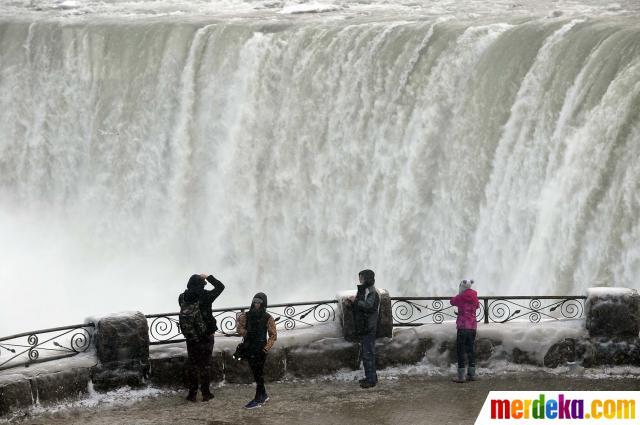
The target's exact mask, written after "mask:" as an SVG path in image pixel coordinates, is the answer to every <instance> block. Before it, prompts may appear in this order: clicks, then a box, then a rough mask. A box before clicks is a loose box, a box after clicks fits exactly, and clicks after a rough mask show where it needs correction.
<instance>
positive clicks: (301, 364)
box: [287, 338, 359, 378]
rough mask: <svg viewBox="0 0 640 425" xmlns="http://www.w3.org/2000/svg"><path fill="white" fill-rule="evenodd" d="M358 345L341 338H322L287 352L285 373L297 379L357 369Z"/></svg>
mask: <svg viewBox="0 0 640 425" xmlns="http://www.w3.org/2000/svg"><path fill="white" fill-rule="evenodd" d="M358 355H359V347H358V344H354V343H351V342H347V341H345V340H344V339H342V338H324V339H321V340H319V341H314V342H312V343H310V344H308V345H306V346H303V347H291V348H289V349H288V351H287V372H288V373H291V374H292V375H293V376H295V377H298V378H308V377H313V376H319V375H328V374H331V373H334V372H336V371H338V370H340V369H344V368H348V369H351V370H356V369H358Z"/></svg>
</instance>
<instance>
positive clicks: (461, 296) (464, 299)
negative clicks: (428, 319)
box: [450, 279, 479, 383]
mask: <svg viewBox="0 0 640 425" xmlns="http://www.w3.org/2000/svg"><path fill="white" fill-rule="evenodd" d="M471 285H473V280H467V279H465V280H463V281H462V282H460V285H459V286H458V295H456V296H455V297H452V298H451V300H450V302H451V305H453V306H456V307H458V318H457V319H456V328H457V329H458V334H457V338H456V351H457V356H458V375H457V376H456V377H455V378H453V382H457V383H462V382H464V381H465V379H464V363H465V362H464V356H465V354H466V355H467V360H468V364H469V367H468V369H467V380H468V381H475V380H476V356H475V352H474V347H473V345H474V342H475V340H476V329H477V327H478V325H477V323H476V310H477V309H478V307H479V302H478V293H477V292H476V291H474V290H473V289H471Z"/></svg>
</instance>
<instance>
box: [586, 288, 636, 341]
mask: <svg viewBox="0 0 640 425" xmlns="http://www.w3.org/2000/svg"><path fill="white" fill-rule="evenodd" d="M585 310H586V316H587V330H588V331H589V335H590V336H591V337H608V338H615V337H624V338H633V337H637V336H638V333H640V295H638V294H637V293H636V292H631V291H629V292H628V293H620V294H615V293H612V294H606V293H602V294H599V293H596V294H595V295H591V294H590V295H589V297H588V298H587V301H586V303H585Z"/></svg>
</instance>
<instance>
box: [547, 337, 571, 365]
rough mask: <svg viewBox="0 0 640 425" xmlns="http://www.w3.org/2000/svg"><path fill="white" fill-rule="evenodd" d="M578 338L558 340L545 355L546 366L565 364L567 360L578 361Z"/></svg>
mask: <svg viewBox="0 0 640 425" xmlns="http://www.w3.org/2000/svg"><path fill="white" fill-rule="evenodd" d="M576 357H577V356H576V340H575V339H573V338H566V339H563V340H562V341H560V342H556V343H555V344H553V345H552V346H551V348H549V350H548V351H547V354H545V356H544V365H545V367H550V368H556V367H558V366H562V365H565V364H566V363H567V362H574V361H576Z"/></svg>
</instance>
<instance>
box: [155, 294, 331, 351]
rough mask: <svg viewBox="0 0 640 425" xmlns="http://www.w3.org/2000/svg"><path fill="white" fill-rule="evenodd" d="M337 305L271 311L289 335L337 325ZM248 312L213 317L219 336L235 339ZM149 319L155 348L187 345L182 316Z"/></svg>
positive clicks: (296, 305)
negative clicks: (239, 319)
mask: <svg viewBox="0 0 640 425" xmlns="http://www.w3.org/2000/svg"><path fill="white" fill-rule="evenodd" d="M336 305H337V301H333V300H330V301H312V302H308V303H290V304H274V305H270V306H269V308H268V309H267V311H268V312H269V314H271V316H273V318H274V320H275V322H276V327H277V328H278V329H281V330H285V331H289V330H293V329H300V328H308V327H312V326H315V325H318V324H320V323H327V322H333V321H335V320H336ZM246 310H247V308H246V307H233V308H226V309H214V310H213V317H215V318H216V321H217V324H218V330H217V331H216V336H235V335H236V324H237V317H238V315H239V314H240V313H243V312H245V311H246ZM146 317H147V322H148V323H149V340H150V343H151V344H152V345H157V344H169V343H172V342H181V341H184V336H183V335H182V332H181V331H180V322H179V320H178V313H164V314H152V315H147V316H146Z"/></svg>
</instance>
